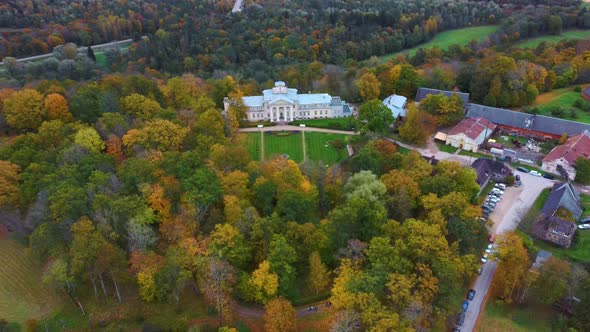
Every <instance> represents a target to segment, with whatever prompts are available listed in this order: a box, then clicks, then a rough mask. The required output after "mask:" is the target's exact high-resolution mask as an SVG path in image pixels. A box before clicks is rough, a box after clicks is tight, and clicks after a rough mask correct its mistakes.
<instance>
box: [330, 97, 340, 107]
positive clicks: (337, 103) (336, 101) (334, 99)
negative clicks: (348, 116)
mask: <svg viewBox="0 0 590 332" xmlns="http://www.w3.org/2000/svg"><path fill="white" fill-rule="evenodd" d="M330 106H342V100H341V99H340V97H338V96H335V97H332V102H331V103H330Z"/></svg>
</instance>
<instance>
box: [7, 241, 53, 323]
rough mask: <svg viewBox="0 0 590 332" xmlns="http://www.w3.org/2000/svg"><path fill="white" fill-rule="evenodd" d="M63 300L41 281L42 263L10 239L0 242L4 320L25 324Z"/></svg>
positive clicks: (46, 313)
mask: <svg viewBox="0 0 590 332" xmlns="http://www.w3.org/2000/svg"><path fill="white" fill-rule="evenodd" d="M62 301H63V299H62V297H61V296H60V295H59V294H57V293H56V292H55V291H53V290H52V289H49V288H47V287H45V285H44V284H43V283H42V282H41V267H40V264H39V262H37V261H36V260H35V259H33V258H32V257H30V256H29V255H27V254H26V253H25V248H24V247H23V246H22V245H20V244H19V243H17V242H16V241H13V240H10V239H0V318H3V319H6V320H7V321H9V322H18V323H20V324H21V325H22V324H23V323H24V322H25V321H26V320H27V319H40V318H42V317H44V316H46V315H48V314H50V313H51V312H53V311H54V310H56V309H58V308H60V307H61V306H62V303H63V302H62Z"/></svg>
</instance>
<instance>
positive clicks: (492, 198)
mask: <svg viewBox="0 0 590 332" xmlns="http://www.w3.org/2000/svg"><path fill="white" fill-rule="evenodd" d="M501 200H502V198H500V197H498V196H490V197H488V201H490V202H494V203H498V202H499V201H501Z"/></svg>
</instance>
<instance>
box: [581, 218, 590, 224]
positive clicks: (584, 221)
mask: <svg viewBox="0 0 590 332" xmlns="http://www.w3.org/2000/svg"><path fill="white" fill-rule="evenodd" d="M588 223H590V217H584V218H582V219H580V224H588Z"/></svg>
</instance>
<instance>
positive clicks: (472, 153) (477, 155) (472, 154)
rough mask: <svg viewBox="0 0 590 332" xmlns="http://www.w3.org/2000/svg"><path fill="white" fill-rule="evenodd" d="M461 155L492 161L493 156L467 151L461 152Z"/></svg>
mask: <svg viewBox="0 0 590 332" xmlns="http://www.w3.org/2000/svg"><path fill="white" fill-rule="evenodd" d="M459 154H460V155H462V156H472V157H474V158H487V159H492V157H491V156H489V155H487V154H485V153H480V152H471V151H467V150H461V152H459Z"/></svg>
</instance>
